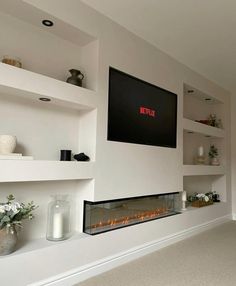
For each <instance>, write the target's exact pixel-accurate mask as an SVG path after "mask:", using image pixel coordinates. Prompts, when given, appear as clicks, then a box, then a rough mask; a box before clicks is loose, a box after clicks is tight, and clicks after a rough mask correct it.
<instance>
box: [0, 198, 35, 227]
mask: <svg viewBox="0 0 236 286" xmlns="http://www.w3.org/2000/svg"><path fill="white" fill-rule="evenodd" d="M37 207H38V206H36V205H35V204H34V202H33V201H32V202H30V203H27V204H24V203H19V202H16V201H15V197H14V196H13V195H9V196H8V197H7V202H6V203H0V229H2V228H4V227H6V226H11V225H17V226H20V227H21V226H22V220H24V219H30V220H31V219H33V217H34V216H33V214H32V212H33V211H34V210H35V209H36V208H37Z"/></svg>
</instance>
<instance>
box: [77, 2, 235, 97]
mask: <svg viewBox="0 0 236 286" xmlns="http://www.w3.org/2000/svg"><path fill="white" fill-rule="evenodd" d="M82 1H83V2H84V3H86V4H88V5H90V6H91V7H93V8H94V9H96V10H98V11H99V12H101V13H103V14H105V15H106V16H108V17H109V18H111V19H112V20H113V21H115V22H117V23H119V24H120V25H122V26H124V27H126V28H127V29H128V30H130V31H132V32H133V33H135V34H136V35H138V36H140V37H141V38H143V39H145V40H146V41H148V42H150V43H152V44H154V45H155V46H156V47H158V48H159V49H160V50H162V51H164V52H166V53H167V54H169V55H171V56H172V57H174V58H175V59H177V60H178V61H180V62H182V63H184V64H185V65H187V66H189V67H190V68H192V69H193V70H195V71H197V72H199V73H201V74H203V75H205V76H206V77H208V78H209V79H211V80H213V81H215V82H217V83H218V84H219V85H221V86H223V87H225V88H226V89H228V90H230V91H232V92H235V91H236V0H82Z"/></svg>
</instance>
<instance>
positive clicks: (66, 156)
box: [60, 150, 71, 161]
mask: <svg viewBox="0 0 236 286" xmlns="http://www.w3.org/2000/svg"><path fill="white" fill-rule="evenodd" d="M60 161H71V150H61V158H60Z"/></svg>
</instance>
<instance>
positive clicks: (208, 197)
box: [188, 192, 213, 203]
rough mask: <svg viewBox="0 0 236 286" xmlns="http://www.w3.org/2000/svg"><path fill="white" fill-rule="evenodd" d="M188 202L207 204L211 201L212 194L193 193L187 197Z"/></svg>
mask: <svg viewBox="0 0 236 286" xmlns="http://www.w3.org/2000/svg"><path fill="white" fill-rule="evenodd" d="M188 201H189V202H194V201H203V202H206V203H207V202H209V201H213V193H212V192H209V193H206V194H203V193H200V194H198V193H195V194H193V195H191V196H189V197H188Z"/></svg>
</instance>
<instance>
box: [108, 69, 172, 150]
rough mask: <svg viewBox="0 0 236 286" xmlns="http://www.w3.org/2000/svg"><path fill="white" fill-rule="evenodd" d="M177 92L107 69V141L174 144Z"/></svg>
mask: <svg viewBox="0 0 236 286" xmlns="http://www.w3.org/2000/svg"><path fill="white" fill-rule="evenodd" d="M176 126H177V95H176V94H175V93H172V92H170V91H167V90H165V89H162V88H160V87H157V86H155V85H153V84H150V83H147V82H145V81H143V80H140V79H138V78H135V77H133V76H131V75H128V74H126V73H124V72H121V71H119V70H116V69H114V68H111V67H110V69H109V102H108V134H107V139H108V140H110V141H119V142H127V143H136V144H145V145H154V146H164V147H171V148H176Z"/></svg>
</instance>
